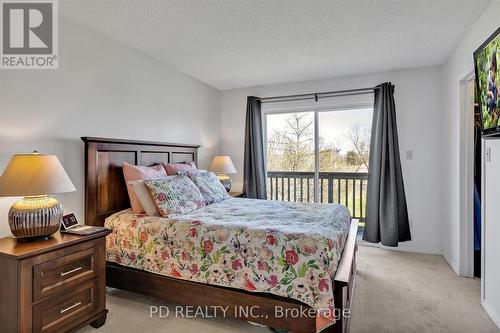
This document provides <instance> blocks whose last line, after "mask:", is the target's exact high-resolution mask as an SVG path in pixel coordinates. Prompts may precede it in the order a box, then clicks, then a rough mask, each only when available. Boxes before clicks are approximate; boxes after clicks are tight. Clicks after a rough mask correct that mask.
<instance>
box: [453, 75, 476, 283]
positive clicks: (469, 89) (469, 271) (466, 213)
mask: <svg viewBox="0 0 500 333" xmlns="http://www.w3.org/2000/svg"><path fill="white" fill-rule="evenodd" d="M474 80H475V73H474V72H471V73H469V74H468V75H466V76H465V77H464V78H463V79H462V80H461V81H460V126H459V128H460V146H459V147H460V148H459V154H460V164H459V179H460V183H459V195H460V219H459V233H460V234H459V253H460V256H459V267H458V272H457V273H458V275H460V276H463V277H470V278H472V277H474V84H475V81H474Z"/></svg>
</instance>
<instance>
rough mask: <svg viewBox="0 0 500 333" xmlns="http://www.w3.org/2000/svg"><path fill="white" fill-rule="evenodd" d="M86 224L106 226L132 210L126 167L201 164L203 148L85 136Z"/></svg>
mask: <svg viewBox="0 0 500 333" xmlns="http://www.w3.org/2000/svg"><path fill="white" fill-rule="evenodd" d="M82 140H83V142H85V224H87V225H95V226H103V225H104V219H106V217H108V216H109V215H111V214H113V213H116V212H118V211H120V210H123V209H126V208H128V207H130V201H129V198H128V193H127V187H126V185H125V179H124V178H123V171H122V165H123V162H128V163H130V164H135V165H144V166H151V165H154V164H159V163H161V162H169V163H183V162H191V161H193V162H195V163H198V148H200V146H199V145H189V144H175V143H164V142H148V141H134V140H120V139H105V138H91V137H83V138H82Z"/></svg>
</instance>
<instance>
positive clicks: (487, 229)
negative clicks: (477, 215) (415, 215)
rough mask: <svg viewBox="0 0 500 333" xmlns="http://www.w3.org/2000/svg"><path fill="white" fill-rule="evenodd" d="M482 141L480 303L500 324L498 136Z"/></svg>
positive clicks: (499, 155)
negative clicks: (482, 255)
mask: <svg viewBox="0 0 500 333" xmlns="http://www.w3.org/2000/svg"><path fill="white" fill-rule="evenodd" d="M483 142H484V144H483V147H484V150H483V152H484V153H483V170H484V173H483V196H482V198H483V200H482V202H483V228H482V234H483V244H482V248H483V253H484V257H483V260H484V262H483V267H484V269H483V275H482V276H483V306H484V308H485V310H486V312H488V314H489V315H490V317H492V319H493V320H494V321H495V322H496V324H497V325H500V139H487V140H483Z"/></svg>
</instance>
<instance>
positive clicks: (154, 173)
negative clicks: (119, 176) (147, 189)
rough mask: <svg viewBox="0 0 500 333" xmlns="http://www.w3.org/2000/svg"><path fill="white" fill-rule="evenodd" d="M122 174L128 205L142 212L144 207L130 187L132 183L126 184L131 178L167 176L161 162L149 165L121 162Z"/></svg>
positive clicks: (136, 211)
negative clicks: (125, 185)
mask: <svg viewBox="0 0 500 333" xmlns="http://www.w3.org/2000/svg"><path fill="white" fill-rule="evenodd" d="M123 176H124V177H125V182H127V191H128V196H129V198H130V206H131V207H132V210H133V211H134V212H135V213H142V212H144V208H143V207H142V205H141V202H140V201H139V198H137V195H136V194H135V192H134V189H133V188H132V185H130V184H128V182H129V181H132V180H141V179H146V178H163V177H167V173H166V172H165V169H164V168H163V166H162V165H161V164H157V165H153V166H151V167H147V166H141V165H132V164H129V163H127V162H123Z"/></svg>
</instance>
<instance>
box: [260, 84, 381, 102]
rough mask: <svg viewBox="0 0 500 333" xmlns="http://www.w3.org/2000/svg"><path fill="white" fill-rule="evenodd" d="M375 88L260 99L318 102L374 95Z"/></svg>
mask: <svg viewBox="0 0 500 333" xmlns="http://www.w3.org/2000/svg"><path fill="white" fill-rule="evenodd" d="M375 89H378V87H375V88H360V89H347V90H336V91H327V92H320V93H309V94H298V95H285V96H274V97H262V98H258V100H259V101H260V102H261V103H274V102H286V101H302V100H308V99H314V100H315V101H316V102H317V101H318V99H319V98H323V97H336V96H351V95H363V94H369V93H372V92H373V90H375Z"/></svg>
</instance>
